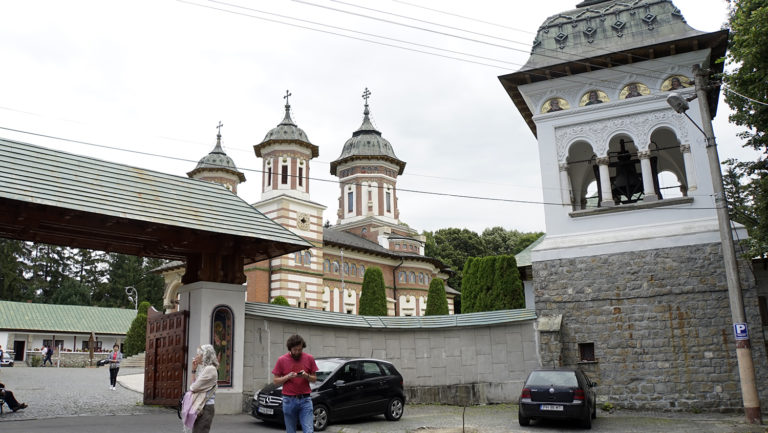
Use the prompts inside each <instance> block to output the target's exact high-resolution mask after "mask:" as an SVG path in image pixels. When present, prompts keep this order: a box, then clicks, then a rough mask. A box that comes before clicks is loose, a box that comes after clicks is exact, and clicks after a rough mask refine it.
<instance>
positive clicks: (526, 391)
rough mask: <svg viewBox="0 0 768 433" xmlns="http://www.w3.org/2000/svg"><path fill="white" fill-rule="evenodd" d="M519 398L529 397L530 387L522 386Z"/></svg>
mask: <svg viewBox="0 0 768 433" xmlns="http://www.w3.org/2000/svg"><path fill="white" fill-rule="evenodd" d="M520 398H531V389H530V388H523V392H522V393H521V394H520Z"/></svg>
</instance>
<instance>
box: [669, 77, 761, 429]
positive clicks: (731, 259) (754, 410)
mask: <svg viewBox="0 0 768 433" xmlns="http://www.w3.org/2000/svg"><path fill="white" fill-rule="evenodd" d="M693 74H694V78H695V85H696V96H693V97H691V98H688V99H685V98H682V97H681V96H680V95H678V94H676V93H672V94H670V95H669V96H668V97H667V103H668V104H669V105H670V106H671V107H672V108H673V109H674V110H675V111H676V112H678V113H681V114H685V111H686V110H688V108H689V105H688V102H690V101H692V100H693V99H696V98H698V100H699V111H701V124H702V126H703V128H704V129H702V128H700V127H699V126H698V125H696V122H694V121H693V119H691V118H690V117H689V116H688V115H687V114H685V115H686V117H688V118H689V119H691V122H693V123H694V125H696V127H697V128H698V129H699V131H701V132H702V133H704V136H705V137H706V139H707V157H708V160H709V172H710V175H711V177H712V189H713V192H714V195H715V209H716V211H717V223H718V226H719V228H720V242H721V243H722V250H723V259H724V260H725V277H726V281H727V283H728V300H729V303H730V306H731V320H732V321H733V331H734V337H735V339H736V359H737V360H738V364H739V379H740V380H741V398H742V400H743V402H744V415H745V416H746V418H747V422H748V423H750V424H762V418H761V414H760V399H759V397H758V394H757V387H756V385H755V367H754V364H753V362H752V347H751V344H750V342H749V333H748V329H747V320H746V317H745V314H744V300H743V297H742V293H741V284H740V282H739V273H738V267H737V264H736V251H735V250H734V248H733V233H732V232H731V221H730V218H729V216H728V206H727V201H726V198H725V191H724V188H723V175H722V173H721V172H720V158H719V157H718V155H717V143H716V142H715V133H714V131H713V129H712V117H711V116H710V113H709V99H708V97H707V91H706V88H705V84H706V80H707V79H708V77H707V72H706V71H703V70H702V69H701V67H700V66H699V65H693Z"/></svg>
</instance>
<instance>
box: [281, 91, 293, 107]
mask: <svg viewBox="0 0 768 433" xmlns="http://www.w3.org/2000/svg"><path fill="white" fill-rule="evenodd" d="M289 96H291V92H289V91H288V90H286V91H285V96H283V99H285V105H290V104H289V103H288V97H289Z"/></svg>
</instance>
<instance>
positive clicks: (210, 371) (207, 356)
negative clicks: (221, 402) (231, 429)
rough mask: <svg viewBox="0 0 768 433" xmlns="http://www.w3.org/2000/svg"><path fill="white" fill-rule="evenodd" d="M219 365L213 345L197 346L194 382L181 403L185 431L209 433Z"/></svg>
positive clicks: (193, 360) (193, 367)
mask: <svg viewBox="0 0 768 433" xmlns="http://www.w3.org/2000/svg"><path fill="white" fill-rule="evenodd" d="M218 365H219V362H218V360H217V359H216V351H215V350H214V349H213V346H212V345H210V344H203V345H202V346H200V347H198V348H197V354H196V355H195V357H194V358H193V359H192V384H191V385H189V391H187V393H186V394H184V400H183V401H182V404H181V420H182V422H183V423H184V432H185V433H188V432H192V433H208V432H209V431H210V430H211V424H213V415H214V412H215V411H214V402H215V400H216V388H217V381H218V377H219V372H218V371H219V370H218V368H217V367H218Z"/></svg>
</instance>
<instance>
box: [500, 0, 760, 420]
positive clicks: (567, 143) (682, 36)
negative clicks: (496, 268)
mask: <svg viewBox="0 0 768 433" xmlns="http://www.w3.org/2000/svg"><path fill="white" fill-rule="evenodd" d="M727 39H728V33H727V31H725V30H722V31H716V32H712V33H705V32H701V31H698V30H695V29H693V28H691V27H690V26H689V25H688V24H687V23H686V21H685V19H684V17H683V14H682V12H681V11H680V10H679V9H678V8H677V7H675V5H674V4H673V3H672V2H671V1H669V0H632V1H618V0H608V1H605V0H604V1H599V0H591V1H584V2H582V3H580V4H578V5H576V8H575V9H572V10H568V11H563V12H560V13H557V14H555V15H552V16H551V17H550V18H548V19H546V20H545V21H544V23H542V24H541V26H540V27H539V29H538V32H537V34H536V38H535V40H534V41H533V44H532V48H531V55H530V58H529V59H528V62H527V63H526V64H525V65H524V66H523V67H522V68H521V69H520V70H519V71H517V72H514V73H511V74H508V75H504V76H501V77H499V79H500V81H501V83H502V85H503V86H504V89H505V90H506V92H507V93H508V95H509V96H510V98H511V99H512V101H513V102H514V104H515V106H516V107H517V108H518V110H519V111H520V113H521V114H522V116H523V118H524V119H525V121H526V123H527V124H528V126H529V127H530V129H531V132H532V133H533V134H534V135H535V136H536V137H537V140H538V146H539V155H540V166H541V174H542V183H543V190H544V202H545V203H546V204H545V217H546V230H547V235H546V238H545V239H544V240H543V242H541V244H539V245H538V246H537V247H536V248H534V249H533V251H532V254H531V259H532V267H533V286H534V292H535V305H536V309H537V313H538V314H539V316H540V317H553V318H555V320H551V321H548V322H547V323H550V324H552V323H556V324H560V325H559V326H554V327H552V326H548V327H546V328H540V333H541V337H542V338H541V340H540V341H542V344H541V347H540V349H541V351H540V353H541V357H542V359H541V362H542V364H545V365H553V364H555V365H559V364H562V365H570V366H577V365H578V366H580V367H582V368H583V369H585V370H586V371H588V372H590V373H592V375H593V376H595V377H594V379H596V381H597V382H598V383H599V384H600V385H601V387H602V389H601V390H599V393H600V394H602V395H607V396H608V397H607V398H608V400H610V401H611V402H614V403H615V404H618V405H620V406H625V407H632V408H645V409H650V410H659V409H664V410H667V409H673V410H677V409H681V408H682V409H684V408H685V406H689V407H699V408H708V407H710V408H713V409H715V408H717V409H723V408H729V409H730V408H734V409H736V408H740V407H741V396H740V394H739V392H738V389H739V387H738V383H739V379H738V371H737V368H736V360H735V342H734V339H733V334H732V332H731V328H730V313H729V308H728V305H729V304H728V293H727V287H726V280H725V269H724V261H723V256H722V253H721V251H720V241H719V232H718V221H717V216H716V213H715V203H714V198H713V188H712V179H711V177H710V172H709V169H708V160H707V154H706V148H705V146H706V140H705V138H704V136H703V134H702V133H701V132H700V131H699V129H698V127H697V125H694V124H693V123H691V121H690V120H689V119H687V118H685V117H684V116H681V115H679V114H677V113H675V112H674V111H673V110H672V109H671V108H670V107H669V105H668V104H667V103H666V97H667V96H668V95H669V94H670V92H671V91H676V92H679V93H680V94H682V95H683V96H687V97H690V96H693V95H694V89H693V73H692V66H693V65H695V64H696V65H702V67H704V68H709V69H711V70H712V71H714V72H720V71H722V67H723V65H722V63H719V62H717V60H718V59H719V58H721V57H722V56H723V55H724V54H725V50H726V45H727ZM710 93H711V95H710V101H711V105H712V109H711V112H712V113H713V114H714V113H715V108H716V104H717V102H716V101H717V93H718V88H717V87H715V88H713V89H711V90H710ZM690 115H691V117H692V118H693V119H700V118H701V116H700V113H699V112H698V108H697V107H695V106H694V105H692V110H691V112H690ZM737 235H738V237H735V238H737V239H738V238H741V239H744V238H745V237H746V232H745V231H744V230H742V229H741V228H740V229H739V230H738V233H737ZM742 265H743V268H742V272H741V279H742V287H743V289H744V297H745V305H746V306H747V313H748V314H747V316H748V318H749V320H750V323H754V324H755V328H759V325H758V323H759V320H760V316H759V312H758V305H757V299H756V292H755V282H754V278H753V276H752V274H751V272H749V269H748V264H747V263H742ZM755 344H756V345H758V346H759V347H758V348H757V349H756V350H755V353H756V354H755V357H756V358H760V360H756V366H757V367H756V369H757V376H758V377H762V378H763V379H762V381H763V382H762V383H761V385H762V386H758V388H759V389H762V394H761V398H762V399H763V401H764V403H763V407H765V400H766V398H768V386H766V385H768V382H766V380H767V379H766V378H768V367H767V366H766V354H765V347H764V344H763V337H762V335H760V336H759V341H758V342H756V343H755ZM757 352H759V354H758V353H757ZM693 372H695V374H692V373H693ZM638 394H639V396H638Z"/></svg>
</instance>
